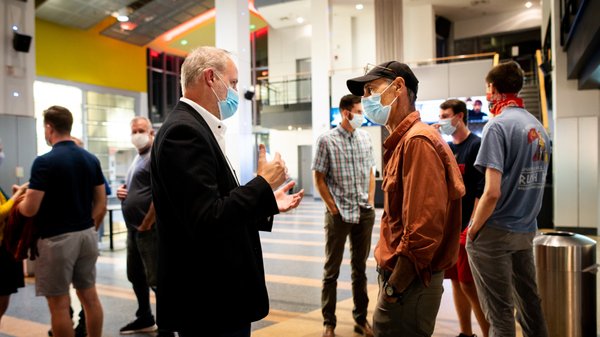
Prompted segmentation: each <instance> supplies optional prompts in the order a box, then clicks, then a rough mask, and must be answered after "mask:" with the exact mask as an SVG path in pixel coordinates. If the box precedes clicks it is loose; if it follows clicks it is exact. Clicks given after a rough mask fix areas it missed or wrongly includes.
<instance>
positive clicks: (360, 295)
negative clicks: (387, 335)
mask: <svg viewBox="0 0 600 337" xmlns="http://www.w3.org/2000/svg"><path fill="white" fill-rule="evenodd" d="M360 100H361V98H360V96H354V95H346V96H344V97H342V99H341V100H340V112H341V114H342V122H341V123H340V124H339V125H338V126H337V127H336V128H334V129H332V130H329V131H327V132H325V133H324V134H322V135H321V136H320V137H319V138H318V139H317V146H316V152H315V156H314V160H313V165H312V169H313V172H314V180H315V185H316V186H317V190H318V191H319V194H320V195H321V198H322V199H323V201H324V202H325V205H326V206H327V212H326V213H325V238H326V243H325V267H324V273H323V289H322V292H321V308H322V309H321V311H322V313H323V324H324V326H325V330H324V332H323V337H333V336H335V334H334V329H335V326H336V316H335V306H336V302H337V299H336V291H337V289H336V288H337V278H338V276H339V273H340V265H341V263H342V257H343V256H344V245H345V244H346V237H347V236H350V249H351V253H352V258H351V266H352V294H353V296H354V309H353V310H352V314H353V316H354V321H355V322H356V324H355V326H354V331H355V332H357V333H360V334H362V335H365V336H368V337H370V336H373V331H372V329H371V325H370V324H369V322H367V306H368V304H369V298H368V295H367V275H366V273H365V270H366V265H367V257H368V256H369V252H370V250H371V234H372V231H373V223H374V222H375V210H374V208H373V200H374V196H375V176H374V174H373V167H374V166H375V161H374V159H373V145H372V143H371V138H370V137H369V134H368V133H367V132H366V131H363V130H360V129H359V127H360V126H361V125H362V123H363V121H364V118H363V115H362V104H361V103H360Z"/></svg>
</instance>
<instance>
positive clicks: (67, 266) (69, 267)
mask: <svg viewBox="0 0 600 337" xmlns="http://www.w3.org/2000/svg"><path fill="white" fill-rule="evenodd" d="M37 246H38V251H39V253H40V256H39V257H38V258H37V260H36V265H35V293H36V295H37V296H60V295H66V294H68V293H69V288H70V286H71V283H73V287H74V288H75V289H88V288H92V287H94V286H95V285H96V260H98V234H97V233H96V231H95V230H94V229H93V228H91V227H90V228H88V229H85V230H82V231H78V232H71V233H65V234H60V235H56V236H52V237H49V238H46V239H40V240H38V243H37Z"/></svg>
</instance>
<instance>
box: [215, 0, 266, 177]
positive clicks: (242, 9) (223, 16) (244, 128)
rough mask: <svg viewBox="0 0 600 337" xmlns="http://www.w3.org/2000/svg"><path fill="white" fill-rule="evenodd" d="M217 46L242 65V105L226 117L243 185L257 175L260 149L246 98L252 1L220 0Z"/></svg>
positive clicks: (233, 160)
mask: <svg viewBox="0 0 600 337" xmlns="http://www.w3.org/2000/svg"><path fill="white" fill-rule="evenodd" d="M215 7H216V10H217V14H216V23H215V30H216V47H218V48H222V49H225V50H228V51H230V52H231V53H232V54H233V59H234V60H235V61H236V64H237V67H238V80H239V82H238V93H239V95H240V104H239V107H238V111H237V113H236V114H235V116H233V117H231V118H229V119H227V120H226V122H225V123H226V124H227V138H226V139H227V156H228V158H229V160H230V162H231V164H232V166H233V167H234V169H235V170H236V172H237V174H238V178H239V179H240V183H241V184H245V183H246V182H248V181H249V180H251V179H252V178H253V177H254V174H255V171H256V167H255V165H254V162H255V161H254V158H255V153H256V151H257V149H256V148H255V146H254V140H253V137H252V102H251V101H248V100H246V99H245V98H244V92H245V91H246V89H248V88H249V87H250V85H251V75H250V74H251V73H250V71H251V58H250V57H251V56H250V30H249V29H250V28H249V25H250V13H249V11H248V0H216V1H215Z"/></svg>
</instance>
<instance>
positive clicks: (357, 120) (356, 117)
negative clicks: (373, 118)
mask: <svg viewBox="0 0 600 337" xmlns="http://www.w3.org/2000/svg"><path fill="white" fill-rule="evenodd" d="M364 120H365V118H364V117H363V115H362V114H355V113H353V114H352V119H351V120H349V121H348V122H350V126H352V129H353V130H356V129H358V128H360V127H361V125H362V124H363V122H364Z"/></svg>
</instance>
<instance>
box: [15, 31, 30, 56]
mask: <svg viewBox="0 0 600 337" xmlns="http://www.w3.org/2000/svg"><path fill="white" fill-rule="evenodd" d="M30 46H31V35H25V34H20V33H17V32H14V34H13V48H14V49H15V50H16V51H20V52H23V53H28V52H29V47H30Z"/></svg>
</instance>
